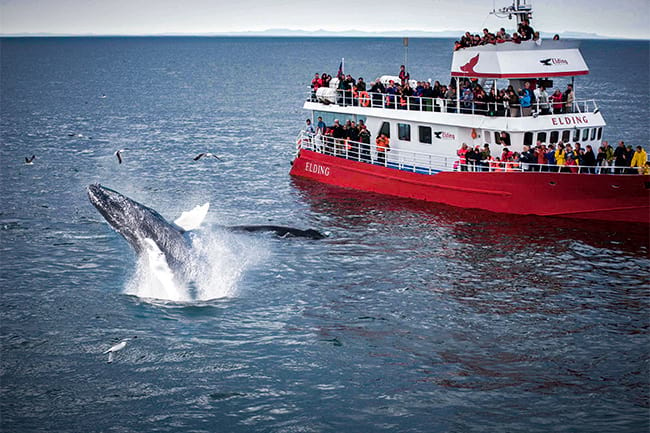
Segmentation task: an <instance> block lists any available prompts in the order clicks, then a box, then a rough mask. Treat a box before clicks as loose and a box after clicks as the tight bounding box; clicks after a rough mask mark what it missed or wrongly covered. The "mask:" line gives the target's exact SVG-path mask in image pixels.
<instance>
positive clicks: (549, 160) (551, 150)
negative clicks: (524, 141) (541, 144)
mask: <svg viewBox="0 0 650 433" xmlns="http://www.w3.org/2000/svg"><path fill="white" fill-rule="evenodd" d="M544 158H545V159H546V164H547V165H548V167H547V170H548V171H551V170H552V167H553V166H554V165H555V164H556V160H555V146H554V145H553V143H551V144H549V145H548V146H547V147H546V153H545V154H544Z"/></svg>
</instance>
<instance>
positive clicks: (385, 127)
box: [377, 122, 390, 138]
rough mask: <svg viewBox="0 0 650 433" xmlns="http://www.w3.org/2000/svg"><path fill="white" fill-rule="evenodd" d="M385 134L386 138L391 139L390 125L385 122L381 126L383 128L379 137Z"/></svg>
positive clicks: (380, 129)
mask: <svg viewBox="0 0 650 433" xmlns="http://www.w3.org/2000/svg"><path fill="white" fill-rule="evenodd" d="M381 134H384V135H385V136H386V137H388V138H390V123H388V122H384V123H382V124H381V128H379V133H378V134H377V136H379V135H381Z"/></svg>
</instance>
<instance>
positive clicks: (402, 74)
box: [398, 65, 411, 86]
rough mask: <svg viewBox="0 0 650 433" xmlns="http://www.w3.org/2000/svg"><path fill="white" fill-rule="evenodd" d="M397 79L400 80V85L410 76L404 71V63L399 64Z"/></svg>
mask: <svg viewBox="0 0 650 433" xmlns="http://www.w3.org/2000/svg"><path fill="white" fill-rule="evenodd" d="M398 77H399V79H400V80H401V81H402V86H403V85H404V84H406V82H407V81H408V80H409V78H411V75H409V73H408V72H406V67H405V66H404V65H401V66H400V67H399V75H398Z"/></svg>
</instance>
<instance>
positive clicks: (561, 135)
mask: <svg viewBox="0 0 650 433" xmlns="http://www.w3.org/2000/svg"><path fill="white" fill-rule="evenodd" d="M319 116H320V117H322V118H323V120H324V122H325V123H326V124H327V125H332V124H333V123H334V119H335V118H336V119H337V120H339V121H340V122H341V123H345V122H346V121H347V120H351V121H355V122H357V123H358V122H359V120H363V121H364V122H365V121H366V116H358V115H353V114H343V113H337V114H335V113H329V112H326V111H314V117H315V118H317V117H319ZM390 130H391V128H390V122H383V123H382V124H381V128H380V130H379V132H378V133H377V136H379V135H380V134H386V136H387V137H389V138H390V136H391V134H390ZM417 132H418V136H417V139H418V141H419V142H420V143H421V144H432V143H433V136H434V134H435V136H436V138H441V139H445V138H447V136H445V132H443V131H433V130H432V128H431V127H430V126H422V125H419V126H418V127H417ZM449 135H451V134H449ZM483 135H484V139H483V142H484V143H488V144H493V143H494V144H501V145H510V134H508V133H507V132H499V131H494V132H492V131H483ZM602 136H603V128H601V127H598V128H574V129H571V130H564V131H550V132H547V131H539V132H526V133H525V134H524V143H523V144H524V145H528V146H531V145H533V144H535V143H537V142H538V141H540V142H542V143H547V144H548V143H557V142H559V141H560V140H561V141H562V142H563V143H577V142H581V141H582V142H584V141H594V140H598V141H600V139H601V138H602ZM397 138H398V139H399V140H401V141H411V139H412V134H411V124H409V123H398V124H397Z"/></svg>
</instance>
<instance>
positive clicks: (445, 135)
mask: <svg viewBox="0 0 650 433" xmlns="http://www.w3.org/2000/svg"><path fill="white" fill-rule="evenodd" d="M433 135H435V136H436V138H437V139H438V140H455V139H456V136H455V135H454V134H452V133H450V132H446V131H433Z"/></svg>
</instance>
